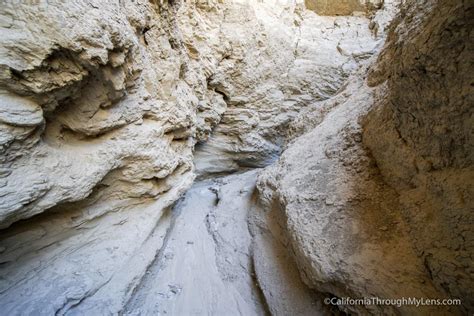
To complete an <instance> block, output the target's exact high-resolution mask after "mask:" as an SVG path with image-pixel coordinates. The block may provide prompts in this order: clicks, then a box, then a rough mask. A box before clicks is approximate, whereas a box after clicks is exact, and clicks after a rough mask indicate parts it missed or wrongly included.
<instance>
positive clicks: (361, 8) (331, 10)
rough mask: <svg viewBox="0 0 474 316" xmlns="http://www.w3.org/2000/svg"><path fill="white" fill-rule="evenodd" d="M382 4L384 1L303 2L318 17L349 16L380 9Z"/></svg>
mask: <svg viewBox="0 0 474 316" xmlns="http://www.w3.org/2000/svg"><path fill="white" fill-rule="evenodd" d="M387 2H389V1H387ZM383 3H384V0H305V5H306V8H308V10H313V11H315V12H316V13H317V14H319V15H351V14H353V13H356V12H366V11H370V10H373V9H380V8H381V7H382V5H383Z"/></svg>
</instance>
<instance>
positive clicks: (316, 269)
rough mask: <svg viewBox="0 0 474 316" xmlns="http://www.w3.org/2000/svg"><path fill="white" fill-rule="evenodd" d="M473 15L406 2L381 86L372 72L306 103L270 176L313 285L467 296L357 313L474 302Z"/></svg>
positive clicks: (275, 208)
mask: <svg viewBox="0 0 474 316" xmlns="http://www.w3.org/2000/svg"><path fill="white" fill-rule="evenodd" d="M428 12H429V13H428ZM472 14H473V6H472V5H471V4H467V3H465V2H450V3H448V2H445V3H439V2H436V1H425V2H424V3H423V4H419V3H418V2H416V1H409V2H407V3H405V4H404V6H403V9H402V12H401V15H400V16H399V17H398V19H397V22H396V23H395V24H394V25H393V26H392V30H391V34H390V37H389V40H388V43H387V46H386V47H385V49H384V50H383V53H382V55H381V57H380V60H379V61H378V62H377V63H376V67H374V68H373V69H372V71H371V75H370V77H369V81H368V82H369V84H370V85H371V86H377V87H376V88H370V87H369V86H368V85H367V83H365V82H364V80H363V78H364V73H365V71H363V70H362V73H361V74H360V75H358V76H356V77H354V78H353V79H352V80H350V81H351V82H350V83H349V84H348V85H347V86H346V88H345V91H342V92H341V93H340V94H338V95H337V96H336V97H334V98H332V99H330V100H327V101H324V102H322V103H321V104H319V105H318V106H317V107H308V108H307V109H305V110H304V111H303V112H302V114H301V116H300V117H297V119H295V120H294V121H293V122H292V123H291V124H290V127H291V129H292V131H293V133H294V134H295V135H300V134H304V133H305V132H306V134H304V135H303V136H300V137H299V138H297V139H296V140H295V141H294V142H292V143H290V144H289V146H288V148H287V149H286V151H284V153H283V154H282V157H281V159H280V160H279V162H278V163H277V164H275V165H274V166H272V167H270V168H267V169H266V170H265V171H264V172H263V173H262V174H261V176H260V179H259V183H258V186H259V191H260V194H261V200H262V202H263V203H264V205H266V208H267V209H268V210H271V212H276V213H279V214H281V215H280V216H283V217H284V220H283V222H284V223H285V225H286V230H287V231H288V234H289V238H290V241H291V246H292V248H293V251H294V252H295V257H296V261H297V264H298V266H299V269H300V271H301V275H302V278H303V280H304V281H305V283H306V284H308V285H309V286H310V287H311V288H314V289H315V290H317V291H319V292H327V293H330V294H331V295H335V296H338V297H346V296H349V297H363V296H366V295H367V294H366V293H371V295H375V296H378V297H407V296H414V297H433V298H459V299H461V300H462V302H463V305H462V306H457V307H454V306H453V307H423V308H421V309H420V308H415V307H410V306H403V307H401V308H397V311H395V310H394V309H393V308H392V307H388V306H359V307H351V306H346V307H345V308H346V309H347V310H348V311H350V312H356V313H363V314H365V313H367V312H372V313H377V314H379V313H397V312H402V313H406V314H412V313H423V314H433V313H450V314H451V313H452V314H457V313H465V312H466V310H467V311H470V310H472V288H473V278H472V271H473V270H472V269H473V266H472V260H471V257H472V253H473V247H472V238H473V236H472V227H474V225H473V222H472V210H473V205H474V202H473V201H472V198H471V197H472V196H473V194H472V193H473V180H472V179H474V177H473V174H472V166H473V164H472V154H473V150H472V126H473V124H472V117H473V115H472V96H473V94H472V82H473V78H472V64H470V57H469V56H472V52H473V48H472V44H471V43H472V40H471V38H472V21H473V19H472ZM448 38H449V39H448ZM427 43H429V44H427ZM471 59H472V58H471ZM461 68H462V69H463V70H461ZM385 80H386V82H385ZM372 105H374V106H372ZM331 109H332V110H331ZM308 125H309V127H308Z"/></svg>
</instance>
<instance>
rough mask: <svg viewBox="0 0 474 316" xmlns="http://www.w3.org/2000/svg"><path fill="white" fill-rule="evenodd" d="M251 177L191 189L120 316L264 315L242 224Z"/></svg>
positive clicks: (175, 210)
mask: <svg viewBox="0 0 474 316" xmlns="http://www.w3.org/2000/svg"><path fill="white" fill-rule="evenodd" d="M256 174H257V171H249V172H245V173H242V174H238V175H231V176H226V177H221V178H216V179H213V180H204V181H199V182H197V183H195V184H194V185H193V186H192V187H191V189H189V190H188V192H187V193H186V194H185V196H184V197H183V199H182V200H180V201H179V202H178V203H177V205H176V206H175V207H174V208H173V213H174V216H176V218H175V219H174V221H175V223H174V224H173V225H172V226H171V227H170V231H169V232H168V233H167V236H166V239H167V241H166V242H165V243H164V245H163V247H162V249H161V250H160V252H159V254H158V256H157V257H156V259H155V261H154V262H153V263H152V265H151V266H150V267H149V268H148V270H147V272H146V274H145V276H144V278H143V280H142V281H141V283H140V285H139V286H138V287H137V289H136V290H135V293H134V294H133V296H132V297H131V300H130V301H129V303H128V304H127V308H126V312H125V313H124V314H125V315H165V314H168V315H264V314H266V313H265V309H266V306H265V302H264V301H263V295H262V293H261V292H260V291H261V290H260V289H259V288H258V285H257V280H256V277H255V273H254V271H253V262H252V257H251V254H250V251H251V240H252V239H251V236H250V232H249V228H248V224H247V216H248V211H249V210H250V209H251V208H252V207H253V206H252V203H253V201H252V194H253V191H254V189H255V183H256Z"/></svg>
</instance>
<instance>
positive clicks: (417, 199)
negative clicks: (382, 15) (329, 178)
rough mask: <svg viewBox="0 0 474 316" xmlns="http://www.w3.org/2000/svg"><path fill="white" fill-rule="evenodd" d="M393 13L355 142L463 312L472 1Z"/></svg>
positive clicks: (469, 207) (473, 98)
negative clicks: (370, 158) (360, 139)
mask: <svg viewBox="0 0 474 316" xmlns="http://www.w3.org/2000/svg"><path fill="white" fill-rule="evenodd" d="M403 14H404V16H405V17H404V19H403V20H399V21H397V23H396V24H395V25H394V26H393V29H392V32H391V34H390V37H389V39H388V43H387V47H386V48H385V50H384V52H383V54H382V55H381V56H380V58H379V61H378V63H377V67H376V68H374V70H373V71H372V73H371V75H370V77H369V82H370V83H371V84H377V83H379V82H380V81H382V80H386V79H387V81H386V83H385V85H386V86H385V87H383V88H382V89H386V93H384V94H380V95H379V98H377V99H376V103H377V104H378V105H379V106H378V107H377V108H376V109H375V110H374V111H373V112H372V113H371V114H370V115H369V117H368V118H367V122H366V124H365V130H364V143H365V144H366V145H367V146H368V147H369V149H370V150H371V152H372V154H373V155H374V158H375V159H376V161H377V165H378V166H379V168H380V171H381V172H382V174H383V176H384V179H385V181H386V182H387V183H388V184H390V185H391V186H392V187H393V188H395V189H396V190H397V193H398V194H399V195H400V203H401V207H400V210H401V215H402V216H403V218H404V219H405V220H406V223H407V226H408V228H409V239H410V242H411V244H413V246H414V248H415V250H416V252H417V254H418V256H419V257H420V259H421V260H422V261H423V262H424V264H425V266H426V269H427V271H428V272H429V274H430V277H431V278H432V279H433V282H434V284H435V285H436V287H437V288H438V290H439V291H442V292H445V293H447V294H448V295H449V296H450V297H458V298H461V299H462V300H463V302H464V304H465V306H466V307H467V308H468V310H470V311H472V310H473V309H474V300H473V297H474V292H473V291H474V275H473V271H474V264H473V260H472V254H473V252H474V236H473V234H472V231H473V227H474V218H473V216H472V212H473V210H474V199H473V197H474V134H473V127H474V109H473V104H474V93H473V88H472V87H473V85H474V74H473V72H472V57H473V54H474V42H473V41H472V39H473V36H474V33H473V29H474V4H473V3H472V2H460V1H459V2H446V3H438V2H437V1H427V2H426V3H424V4H423V5H421V4H418V3H417V2H413V3H409V4H407V5H406V6H405V7H404V8H403ZM401 43H403V44H401ZM395 56H397V57H398V56H401V58H395Z"/></svg>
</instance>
